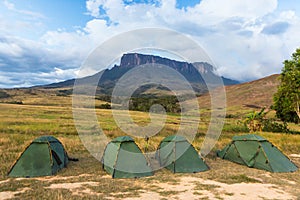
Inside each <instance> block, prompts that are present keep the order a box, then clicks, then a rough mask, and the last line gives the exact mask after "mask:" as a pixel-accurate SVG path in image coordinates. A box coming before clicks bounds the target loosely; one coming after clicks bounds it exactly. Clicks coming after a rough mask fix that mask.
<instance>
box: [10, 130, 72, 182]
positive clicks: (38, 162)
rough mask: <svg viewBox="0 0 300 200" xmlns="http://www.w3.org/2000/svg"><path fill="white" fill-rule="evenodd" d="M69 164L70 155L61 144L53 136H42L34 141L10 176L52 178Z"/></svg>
mask: <svg viewBox="0 0 300 200" xmlns="http://www.w3.org/2000/svg"><path fill="white" fill-rule="evenodd" d="M68 162H69V158H68V155H67V153H66V151H65V149H64V147H63V145H62V144H61V142H60V141H59V140H58V139H56V138H55V137H52V136H42V137H39V138H36V139H35V140H33V141H32V142H31V144H30V145H29V146H28V147H27V148H26V149H25V151H24V152H23V153H22V154H21V155H20V157H19V158H18V160H17V161H16V162H15V163H14V165H13V166H12V168H11V169H10V171H9V172H8V176H10V177H37V176H50V175H54V174H56V173H57V172H58V171H59V170H60V169H62V168H64V167H66V166H67V164H68Z"/></svg>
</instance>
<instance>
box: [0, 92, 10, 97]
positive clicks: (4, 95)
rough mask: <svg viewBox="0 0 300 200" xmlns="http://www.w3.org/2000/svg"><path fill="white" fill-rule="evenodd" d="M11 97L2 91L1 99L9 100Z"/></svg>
mask: <svg viewBox="0 0 300 200" xmlns="http://www.w3.org/2000/svg"><path fill="white" fill-rule="evenodd" d="M9 97H10V95H9V94H7V93H6V92H4V91H0V99H4V98H9Z"/></svg>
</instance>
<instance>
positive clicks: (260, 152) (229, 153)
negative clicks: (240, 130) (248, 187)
mask: <svg viewBox="0 0 300 200" xmlns="http://www.w3.org/2000/svg"><path fill="white" fill-rule="evenodd" d="M217 156H218V157H220V158H223V159H226V160H230V161H232V162H235V163H239V164H242V165H246V166H248V167H254V168H258V169H264V170H267V171H270V172H293V171H296V170H297V169H298V168H297V166H296V165H295V164H294V163H293V162H292V161H290V159H289V158H288V157H286V156H285V155H284V154H283V153H282V152H281V151H279V150H278V149H277V148H276V147H275V146H274V145H273V144H271V143H270V142H269V141H267V140H266V139H265V138H263V137H261V136H258V135H254V134H249V135H242V136H234V137H233V138H232V142H231V143H230V144H229V145H227V146H226V147H225V148H224V149H223V150H221V151H218V152H217Z"/></svg>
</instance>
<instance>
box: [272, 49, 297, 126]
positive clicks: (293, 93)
mask: <svg viewBox="0 0 300 200" xmlns="http://www.w3.org/2000/svg"><path fill="white" fill-rule="evenodd" d="M280 81H281V82H280V85H279V87H278V91H277V93H275V94H274V97H273V99H274V106H273V108H274V109H275V110H276V116H277V117H278V118H280V119H281V120H282V121H286V122H295V123H298V122H299V121H300V108H299V106H300V48H299V49H297V50H296V52H295V53H293V54H292V57H291V60H285V61H284V67H283V69H282V72H281V74H280Z"/></svg>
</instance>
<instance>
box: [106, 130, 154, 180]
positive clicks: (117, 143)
mask: <svg viewBox="0 0 300 200" xmlns="http://www.w3.org/2000/svg"><path fill="white" fill-rule="evenodd" d="M102 166H103V169H104V170H105V171H106V172H107V173H109V174H111V175H112V178H138V177H144V176H152V175H153V172H152V169H151V167H150V166H149V164H148V162H147V160H146V158H145V156H144V155H143V153H142V152H141V150H140V148H139V147H138V146H137V144H136V143H135V142H134V140H133V139H132V138H131V137H129V136H121V137H117V138H115V139H113V140H112V141H110V142H109V143H108V144H107V146H106V148H105V150H104V153H103V156H102Z"/></svg>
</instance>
